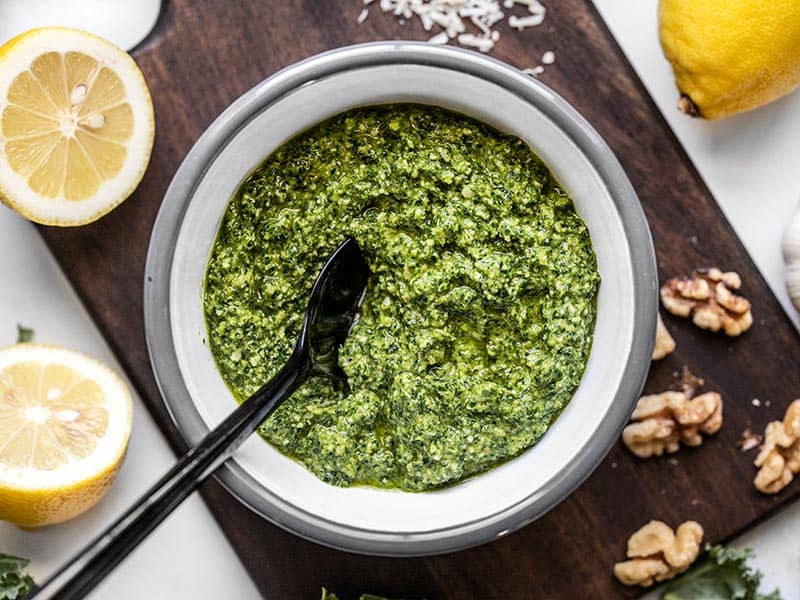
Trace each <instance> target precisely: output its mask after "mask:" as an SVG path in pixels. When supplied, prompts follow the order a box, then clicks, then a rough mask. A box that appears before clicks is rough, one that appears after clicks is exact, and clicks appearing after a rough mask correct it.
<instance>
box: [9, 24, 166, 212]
mask: <svg viewBox="0 0 800 600" xmlns="http://www.w3.org/2000/svg"><path fill="white" fill-rule="evenodd" d="M154 132H155V121H154V118H153V104H152V101H151V99H150V92H149V91H148V89H147V84H146V83H145V80H144V77H143V76H142V73H141V71H140V70H139V67H138V66H136V63H135V62H134V61H133V59H132V58H131V57H130V56H129V55H128V54H127V53H126V52H124V51H123V50H121V49H119V48H117V47H116V46H115V45H114V44H112V43H111V42H108V41H106V40H104V39H103V38H100V37H98V36H96V35H92V34H90V33H86V32H85V31H80V30H76V29H66V28H62V27H45V28H41V29H32V30H30V31H28V32H26V33H23V34H21V35H19V36H17V37H16V38H14V39H12V40H10V41H9V42H7V43H6V44H4V45H3V46H2V47H0V200H2V201H3V202H4V203H5V204H7V205H8V206H10V207H11V208H13V209H14V210H16V211H17V212H19V213H21V214H22V215H23V216H25V217H27V218H28V219H30V220H31V221H36V222H37V223H43V224H46V225H62V226H69V225H83V224H86V223H90V222H92V221H94V220H96V219H99V218H100V217H101V216H103V215H104V214H106V213H108V212H109V211H110V210H112V209H113V208H114V207H116V206H117V205H119V204H120V203H121V202H122V201H124V200H125V199H126V198H127V197H128V196H130V195H131V193H133V190H134V189H136V186H137V185H139V182H140V181H141V179H142V176H143V175H144V172H145V169H146V168H147V164H148V162H149V161H150V152H151V150H152V148H153V137H154Z"/></svg>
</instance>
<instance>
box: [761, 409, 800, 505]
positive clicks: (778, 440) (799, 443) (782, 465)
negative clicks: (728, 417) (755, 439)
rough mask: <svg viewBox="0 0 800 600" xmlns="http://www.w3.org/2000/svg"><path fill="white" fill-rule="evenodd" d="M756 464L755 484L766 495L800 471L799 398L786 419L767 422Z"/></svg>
mask: <svg viewBox="0 0 800 600" xmlns="http://www.w3.org/2000/svg"><path fill="white" fill-rule="evenodd" d="M755 465H756V466H757V467H758V468H759V469H758V474H757V475H756V478H755V480H754V481H753V485H755V486H756V489H757V490H758V491H759V492H763V493H764V494H777V493H778V492H780V491H781V490H782V489H783V488H785V487H786V486H787V485H789V484H790V483H791V482H792V479H794V476H795V474H796V473H800V399H798V400H795V401H794V402H792V403H791V404H790V405H789V408H788V409H787V410H786V416H785V417H784V418H783V421H772V422H771V423H769V424H767V428H766V430H765V431H764V443H763V444H762V445H761V451H760V452H759V453H758V456H757V457H756V460H755Z"/></svg>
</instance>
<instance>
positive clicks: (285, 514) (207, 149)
mask: <svg viewBox="0 0 800 600" xmlns="http://www.w3.org/2000/svg"><path fill="white" fill-rule="evenodd" d="M413 64H417V65H427V66H434V67H440V68H445V69H452V70H456V71H460V72H462V73H466V74H469V75H473V76H476V77H479V78H483V79H485V80H488V81H490V82H492V83H494V84H496V85H498V86H500V87H503V88H505V89H506V90H508V91H511V92H512V93H514V94H516V95H517V96H519V97H520V98H522V99H524V100H526V101H527V102H530V103H533V104H534V105H535V106H536V107H537V108H538V109H539V110H541V111H543V112H544V113H545V114H546V115H547V116H548V117H549V118H550V119H552V120H553V121H554V122H555V123H556V124H557V125H558V126H559V127H560V128H561V129H562V130H563V131H564V132H565V133H566V134H567V135H568V136H570V138H571V139H572V140H573V142H574V143H575V144H576V145H577V146H578V147H579V148H580V149H581V151H582V152H583V153H584V154H585V155H586V156H587V157H588V158H589V160H590V161H591V162H592V164H593V165H594V167H595V168H596V169H597V171H598V173H599V174H600V175H601V177H602V179H603V181H604V183H605V185H606V186H607V188H608V190H609V193H610V194H611V196H612V198H613V200H614V203H615V205H616V208H617V210H618V212H619V215H620V218H621V220H622V224H623V227H624V229H625V231H626V233H627V240H628V246H629V251H630V255H631V261H632V272H633V274H634V296H635V298H634V313H635V314H634V329H633V340H632V343H631V352H630V356H629V357H628V361H627V364H626V366H625V370H624V375H623V378H622V382H621V384H620V387H619V389H618V390H617V392H616V396H615V398H614V401H613V403H612V406H611V409H610V410H609V412H608V414H607V415H606V418H605V420H604V421H603V423H602V425H601V426H600V427H599V428H598V430H597V431H596V432H595V435H593V436H592V437H591V439H590V440H589V441H588V442H587V443H586V444H585V445H584V447H583V448H582V449H581V451H580V452H578V453H577V454H576V458H575V459H573V461H572V462H571V463H570V464H569V465H568V467H567V468H566V469H564V470H563V471H562V472H560V473H559V474H558V475H557V476H556V477H554V478H553V479H552V480H551V481H549V482H548V483H547V485H546V486H545V487H544V488H543V489H539V490H536V491H535V492H534V493H532V494H531V495H530V496H528V497H526V498H525V499H523V500H521V501H520V502H517V503H516V504H514V505H512V506H509V507H507V508H506V509H504V510H502V511H500V512H498V513H496V514H494V515H490V516H488V517H485V518H482V519H479V520H477V521H473V522H468V523H462V524H459V525H457V526H453V527H448V528H444V529H439V530H432V531H425V532H418V533H402V534H401V533H394V532H391V531H374V530H366V529H360V528H356V527H350V526H345V525H341V524H339V523H336V522H333V521H330V520H328V519H324V518H321V517H319V516H317V515H314V514H311V513H309V512H307V511H304V510H302V509H300V508H298V507H296V506H294V505H292V504H289V503H286V502H285V501H284V500H282V499H281V498H278V497H277V496H275V495H273V494H272V493H271V492H270V491H269V490H266V489H265V488H264V487H263V486H262V485H260V484H259V483H257V482H256V481H255V480H254V479H253V478H252V477H251V476H250V475H249V474H248V473H247V472H245V471H244V469H243V468H242V467H241V466H239V465H237V464H236V463H235V462H233V461H232V460H229V461H227V462H226V463H225V464H224V465H223V466H221V467H220V468H219V469H218V470H217V472H216V474H215V475H214V477H215V478H216V479H217V480H218V481H219V482H220V483H221V484H222V485H223V486H224V487H225V488H226V489H227V490H228V491H229V492H230V493H231V494H232V495H233V496H234V497H235V498H237V499H238V500H239V501H240V502H242V503H243V504H245V505H246V506H247V507H248V508H250V509H251V510H253V511H254V512H256V513H257V514H259V515H261V516H262V517H264V518H265V519H267V520H269V521H270V522H272V523H273V524H275V525H278V526H279V527H282V528H284V529H286V530H288V531H290V532H292V533H294V534H296V535H298V536H301V537H303V538H306V539H308V540H311V541H314V542H317V543H320V544H323V545H326V546H329V547H332V548H336V549H339V550H346V551H349V552H356V553H361V554H371V555H383V556H421V555H431V554H441V553H446V552H453V551H456V550H461V549H465V548H468V547H471V546H476V545H479V544H483V543H486V542H489V541H491V540H493V539H497V538H498V537H501V536H504V535H506V534H507V533H510V532H512V531H515V530H516V529H519V528H520V527H522V526H524V525H527V524H529V523H531V522H533V521H534V520H536V519H538V518H540V517H541V516H543V515H544V514H546V513H547V512H548V511H549V510H550V509H552V508H553V507H554V506H556V505H557V504H558V503H559V502H561V501H562V500H563V499H565V498H566V497H567V496H568V495H569V494H570V493H571V492H572V491H574V490H575V488H577V487H578V485H580V484H581V483H582V482H583V481H584V480H585V479H586V478H587V477H588V476H589V475H590V474H591V473H592V472H593V471H594V470H595V469H596V468H597V466H598V465H599V464H600V462H601V461H602V460H603V458H604V457H605V456H606V454H607V453H608V452H609V451H610V449H611V447H612V446H613V445H614V443H615V442H616V440H617V438H618V437H619V434H620V432H621V431H622V428H623V427H624V425H625V423H626V422H627V421H628V418H629V415H630V412H631V410H632V409H633V405H634V403H635V402H636V400H637V399H638V397H639V394H640V393H641V391H642V388H643V386H644V381H645V378H646V376H647V371H648V367H649V365H650V354H651V352H652V348H653V343H654V338H655V324H656V314H657V310H658V294H657V290H658V280H657V272H656V262H655V253H654V250H653V243H652V239H651V237H650V229H649V227H648V224H647V220H646V219H645V216H644V212H643V211H642V208H641V206H640V203H639V199H638V197H637V195H636V192H635V191H634V189H633V186H632V185H631V183H630V181H629V180H628V178H627V176H626V175H625V172H624V171H623V169H622V167H621V165H620V164H619V162H618V161H617V159H616V157H615V156H614V154H613V153H612V151H611V149H610V148H609V147H608V146H607V145H606V143H605V142H604V141H603V139H602V138H601V137H600V135H599V134H598V133H597V132H596V131H595V130H594V128H592V126H591V125H589V123H588V122H586V120H585V119H584V118H583V117H581V116H580V115H579V114H578V113H577V111H576V110H575V109H573V108H572V107H571V106H570V105H569V104H568V103H567V102H566V101H565V100H563V99H562V98H561V97H560V96H558V95H557V94H556V93H555V92H553V91H552V90H551V89H550V88H548V87H547V86H545V85H544V84H542V83H540V82H538V81H536V80H534V79H533V78H531V77H530V76H528V75H525V74H523V73H522V72H521V71H519V70H518V69H515V68H514V67H511V66H510V65H507V64H505V63H502V62H500V61H498V60H495V59H492V58H489V57H485V56H482V55H479V54H477V53H475V52H471V51H467V50H462V49H459V48H453V47H449V46H434V45H431V44H427V43H424V42H374V43H368V44H359V45H355V46H348V47H345V48H340V49H336V50H331V51H329V52H325V53H323V54H319V55H316V56H313V57H311V58H308V59H305V60H303V61H301V62H299V63H296V64H294V65H292V66H289V67H287V68H285V69H283V70H281V71H278V72H277V73H275V74H274V75H272V76H271V77H269V78H268V79H266V80H264V81H263V82H261V83H260V84H258V85H257V86H256V87H254V88H253V89H251V90H250V91H249V92H247V93H245V94H244V95H243V96H241V97H240V98H239V99H238V100H236V101H235V102H234V103H233V104H231V105H230V106H229V107H228V108H227V109H226V110H225V111H224V112H223V113H222V114H221V115H220V116H219V117H218V118H217V119H216V120H215V121H214V122H213V123H212V124H211V125H210V126H209V127H208V129H207V130H206V131H205V132H204V133H203V134H202V135H201V137H200V138H199V139H198V141H197V142H196V143H195V145H194V147H193V148H192V149H191V150H190V152H189V154H188V155H187V156H186V158H185V159H184V161H183V163H182V164H181V166H180V168H179V169H178V171H177V173H176V174H175V176H174V178H173V180H172V182H171V184H170V186H169V188H168V189H167V192H166V194H165V196H164V199H163V202H162V205H161V209H160V210H159V213H158V217H157V219H156V222H155V225H154V227H153V233H152V237H151V240H150V247H149V249H148V253H147V264H146V267H145V281H144V320H145V334H146V338H147V348H148V353H149V355H150V361H151V364H152V367H153V372H154V374H155V377H156V381H157V383H158V387H159V390H160V392H161V395H162V399H163V401H164V404H165V406H166V408H167V411H168V413H169V415H170V417H171V419H172V421H173V423H174V424H175V426H176V427H177V429H178V430H179V431H180V432H181V434H182V436H183V437H184V439H185V440H186V441H187V443H192V444H193V443H196V442H198V441H199V440H200V439H201V438H202V437H203V436H204V435H205V434H206V433H207V432H208V427H207V426H206V424H205V423H204V421H203V420H202V418H201V417H200V415H199V413H198V412H197V410H196V408H195V406H194V403H193V402H192V399H191V397H190V396H189V393H188V391H187V389H186V386H185V384H184V381H183V378H182V376H181V373H180V369H179V367H178V361H177V357H176V355H175V348H174V345H173V341H172V331H171V325H170V315H169V279H170V271H171V268H172V258H173V253H174V249H175V243H176V240H177V237H178V232H179V230H180V227H181V224H182V221H183V215H184V213H185V211H186V208H187V207H188V204H189V202H190V201H191V199H192V196H193V194H194V191H195V189H196V186H197V184H198V183H199V181H200V180H201V178H202V176H203V174H204V173H205V171H206V169H207V168H208V166H209V165H210V164H211V163H212V162H213V161H214V159H215V157H216V156H217V154H218V153H219V152H220V150H221V149H222V148H223V147H224V146H225V145H226V144H227V143H228V141H229V140H230V139H232V138H233V137H234V136H235V135H236V133H237V132H238V131H239V130H240V129H241V128H243V127H244V126H245V125H247V123H248V122H249V121H250V120H251V119H252V118H253V117H254V116H255V115H257V114H258V113H259V112H261V111H263V110H265V109H266V108H267V107H268V106H269V105H270V104H272V103H273V102H275V101H276V100H277V99H279V98H281V97H283V96H284V95H286V94H288V93H291V92H292V91H293V90H294V89H296V88H298V87H300V86H302V85H304V84H306V83H309V82H311V81H314V80H318V79H320V78H324V77H329V76H331V75H334V74H336V73H339V72H343V71H349V70H353V69H359V68H366V67H372V66H377V65H413ZM298 133H299V132H298ZM532 496H536V498H534V499H531V498H532Z"/></svg>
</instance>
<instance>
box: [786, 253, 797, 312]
mask: <svg viewBox="0 0 800 600" xmlns="http://www.w3.org/2000/svg"><path fill="white" fill-rule="evenodd" d="M786 291H787V292H788V293H789V299H790V300H791V301H792V304H794V307H795V308H796V309H797V310H798V311H800V259H798V260H795V262H793V263H790V264H788V265H787V266H786Z"/></svg>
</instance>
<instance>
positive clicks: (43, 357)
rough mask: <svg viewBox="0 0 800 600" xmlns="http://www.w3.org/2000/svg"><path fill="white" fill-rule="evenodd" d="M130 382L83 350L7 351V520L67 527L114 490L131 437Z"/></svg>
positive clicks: (2, 511) (2, 507) (3, 357)
mask: <svg viewBox="0 0 800 600" xmlns="http://www.w3.org/2000/svg"><path fill="white" fill-rule="evenodd" d="M132 415H133V409H132V401H131V395H130V393H129V391H128V387H127V386H126V385H125V383H124V382H123V381H122V380H121V379H120V378H119V377H118V376H117V375H115V374H114V373H113V372H112V371H111V370H110V369H109V368H108V367H106V366H104V365H102V364H100V363H99V362H97V361H95V360H93V359H91V358H88V357H86V356H84V355H82V354H79V353H77V352H73V351H71V350H65V349H63V348H56V347H54V346H43V345H38V344H17V345H16V346H11V347H9V348H5V349H2V350H0V519H2V520H5V521H11V522H12V523H16V524H17V525H20V526H22V527H41V526H42V525H49V524H51V523H60V522H61V521H66V520H67V519H71V518H72V517H74V516H76V515H78V514H80V513H82V512H84V511H85V510H87V509H89V508H91V507H92V506H94V505H95V504H96V503H97V502H98V501H99V500H100V498H102V497H103V495H104V494H105V493H106V491H108V488H109V487H110V486H111V483H112V482H113V480H114V477H115V475H116V473H117V470H118V469H119V466H120V464H121V463H122V459H123V457H124V456H125V450H126V449H127V446H128V440H129V438H130V433H131V421H132Z"/></svg>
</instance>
